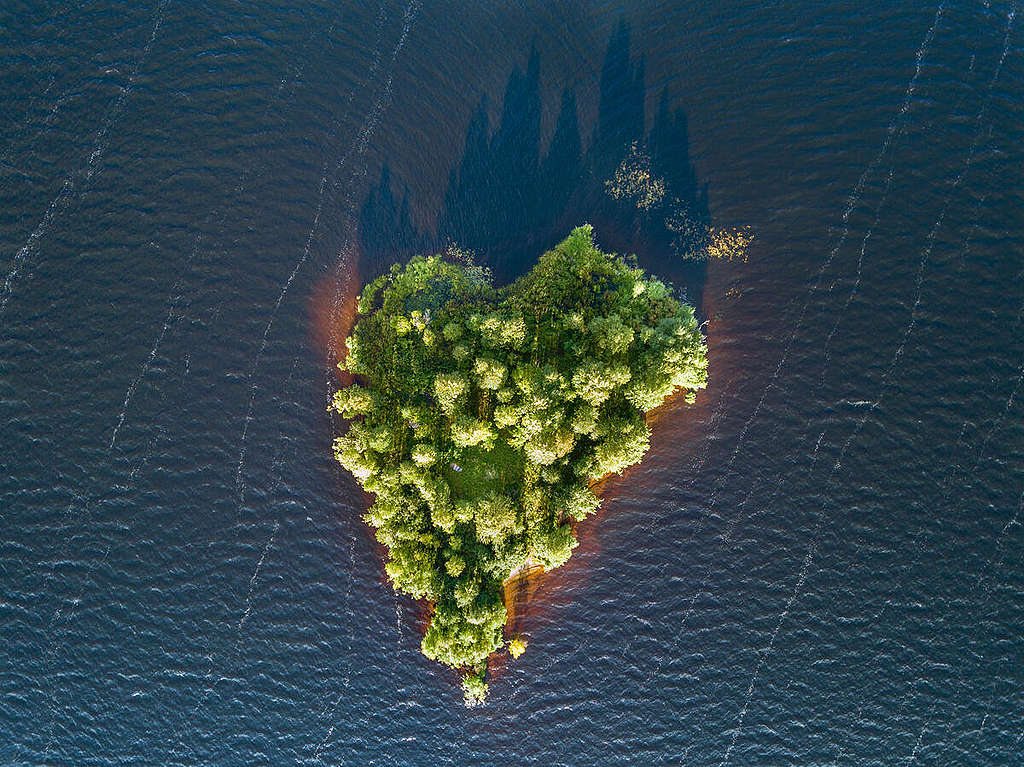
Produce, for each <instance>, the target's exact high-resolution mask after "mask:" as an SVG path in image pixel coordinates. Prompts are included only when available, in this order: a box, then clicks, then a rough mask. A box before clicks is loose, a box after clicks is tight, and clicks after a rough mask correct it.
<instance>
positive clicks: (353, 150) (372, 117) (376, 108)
mask: <svg viewBox="0 0 1024 767" xmlns="http://www.w3.org/2000/svg"><path fill="white" fill-rule="evenodd" d="M418 10H419V3H418V2H413V3H410V4H409V5H408V6H407V7H406V9H405V11H404V13H403V26H402V32H401V35H400V36H399V39H398V42H397V43H396V44H395V47H394V48H393V49H392V51H391V60H390V62H389V66H393V65H394V63H395V61H396V59H397V58H398V54H399V53H400V52H401V50H402V48H403V47H404V46H405V42H406V40H407V39H408V37H409V31H410V29H411V27H412V23H413V21H414V20H415V18H416V14H417V12H418ZM381 16H383V6H382V7H381ZM380 69H381V67H380V57H379V54H378V55H375V56H374V62H373V64H372V65H371V67H370V71H369V74H368V76H367V81H368V82H373V81H374V80H375V79H376V78H377V76H378V73H379V72H380ZM392 77H393V76H392V75H391V74H390V73H389V74H388V76H387V80H386V82H385V84H384V87H383V88H382V89H381V91H380V92H379V93H378V95H377V97H376V100H375V101H374V104H373V106H372V107H371V108H370V111H369V113H368V114H367V116H366V117H365V118H364V120H363V123H362V125H361V126H360V130H359V132H358V133H357V134H356V138H355V140H354V141H353V143H352V144H351V146H350V147H349V149H348V151H347V152H345V154H344V155H343V156H342V157H341V159H340V160H339V161H338V162H337V163H336V165H335V167H334V171H333V172H334V173H338V172H340V171H341V170H342V169H343V168H344V167H345V166H346V165H347V164H348V163H349V161H350V160H352V159H353V158H354V159H355V160H356V168H355V169H354V170H353V171H352V173H351V174H350V177H349V179H348V183H347V184H346V188H348V189H351V186H352V185H353V184H354V182H355V180H356V179H357V178H358V177H359V176H361V175H363V174H364V173H365V168H363V167H362V166H360V165H359V164H358V161H359V160H361V159H362V157H363V155H364V154H365V153H366V148H367V146H368V145H369V142H370V139H371V138H372V137H373V133H374V131H375V130H376V128H377V124H378V122H379V121H380V118H381V116H382V115H383V113H384V111H385V110H386V109H387V107H388V106H389V105H390V102H391V86H392ZM354 96H355V92H354V91H353V92H352V93H350V94H349V104H350V105H351V103H352V100H353V99H354ZM333 134H334V131H333V130H332V133H331V135H332V136H333ZM326 171H327V164H326V162H325V164H324V168H323V172H322V174H321V179H320V190H319V193H318V195H317V206H316V211H315V213H314V216H313V223H312V225H311V226H310V229H309V233H308V234H307V236H306V244H305V247H304V248H303V250H302V254H301V255H300V257H299V258H298V260H297V261H296V263H295V266H294V268H293V269H292V271H291V274H289V275H288V278H287V279H286V280H285V282H284V284H283V286H282V288H281V292H280V294H279V295H278V297H277V301H276V302H275V303H274V308H273V310H272V311H271V313H270V318H269V319H268V320H267V324H266V326H265V327H264V329H263V337H262V338H261V340H260V347H259V349H258V350H257V352H256V356H255V357H254V358H253V362H252V365H251V366H250V369H249V405H248V407H247V409H246V414H245V423H244V425H243V427H242V438H241V445H240V447H239V454H238V465H237V467H236V470H235V488H236V490H237V492H238V499H239V505H241V504H242V503H243V502H244V495H245V482H244V478H243V472H244V468H245V455H246V447H247V446H246V440H247V437H248V433H249V426H250V425H251V423H252V420H253V408H254V405H255V401H256V389H257V384H256V380H255V378H256V373H257V372H258V371H259V366H260V363H261V361H262V359H263V354H264V352H265V351H266V348H267V340H268V338H269V336H270V330H271V328H272V327H273V325H274V320H275V319H276V318H277V313H278V310H279V309H280V308H281V302H282V301H283V300H284V297H285V295H286V294H287V293H288V289H289V288H290V287H291V285H292V282H294V280H295V276H296V275H297V274H298V273H299V270H300V269H301V268H302V266H303V265H304V264H305V263H306V261H307V260H308V259H309V255H310V251H311V248H312V245H313V238H314V237H315V235H316V233H317V231H318V230H319V228H320V215H321V213H322V212H323V204H324V199H325V195H324V193H325V190H326V186H327V181H328V174H327V172H326ZM349 194H350V199H351V198H352V197H354V195H352V193H351V191H350V193H349ZM353 206H354V202H351V203H350V204H349V205H348V206H347V210H346V213H347V216H346V218H347V223H348V224H349V226H348V227H347V229H348V230H350V229H351V228H352V224H351V217H352V208H353ZM349 239H350V238H349ZM348 247H349V246H348V245H346V246H345V248H344V250H347V249H348Z"/></svg>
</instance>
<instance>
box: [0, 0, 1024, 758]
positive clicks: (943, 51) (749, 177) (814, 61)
mask: <svg viewBox="0 0 1024 767" xmlns="http://www.w3.org/2000/svg"><path fill="white" fill-rule="evenodd" d="M1022 28H1024V17H1022V14H1021V13H1020V12H1019V9H1018V8H1017V7H1016V4H1014V3H1007V2H962V1H960V0H955V1H954V0H951V1H950V2H940V3H939V4H938V5H932V4H925V3H908V2H881V3H835V4H822V3H816V2H807V1H806V0H804V1H802V2H787V3H776V4H763V3H750V2H732V1H729V2H722V3H692V4H684V3H664V2H651V3H645V4H640V3H592V4H579V3H559V2H541V1H539V0H531V1H530V2H523V3H515V4H504V3H491V2H487V3H469V2H462V3H453V2H438V3H420V2H415V1H414V2H412V3H410V4H409V5H405V4H403V3H399V2H394V1H393V0H385V1H384V2H382V3H380V4H379V5H378V4H376V3H372V4H369V3H368V4H366V5H353V4H347V5H343V4H337V3H333V2H319V1H314V2H310V3H306V4H303V5H301V6H298V5H296V6H290V5H286V4H280V3H276V2H266V3H250V4H243V3H227V2H223V0H221V1H220V2H205V1H202V2H201V1H199V0H196V1H194V2H181V1H180V0H161V1H160V2H156V3H153V2H146V3H140V2H114V1H113V0H99V1H98V2H93V3H87V4H74V5H72V4H66V3H56V2H41V1H38V0H37V1H36V2H24V1H23V0H13V2H12V1H10V0H9V1H8V2H6V3H5V4H4V5H3V8H2V9H0V62H2V65H0V66H2V68H3V73H4V77H3V79H2V81H0V105H2V106H0V182H2V183H0V197H2V203H0V280H2V283H0V423H2V429H0V764H4V765H91V764H97V765H114V764H124V765H196V764H203V765H207V764H211V765H259V764H267V765H288V764H299V765H315V764H330V765H336V764H347V765H375V764H380V765H491V764H493V765H506V764H537V765H573V766H577V765H579V766H586V765H624V764H643V765H662V764H665V765H676V764H688V765H726V764H732V765H746V766H748V767H749V766H751V765H788V764H800V765H858V766H860V765H894V764H901V765H907V764H922V765H925V764H930V765H1014V764H1020V763H1021V762H1022V761H1024V718H1022V713H1021V712H1022V711H1024V646H1022V640H1021V631H1022V627H1024V557H1022V554H1024V421H1022V414H1024V279H1022V277H1024V227H1022V225H1024V214H1022V213H1021V211H1022V210H1024V193H1022V189H1024V184H1022V180H1024V174H1022V170H1021V169H1022V167H1024V165H1022V163H1024V143H1022V141H1021V137H1022V136H1024V132H1022V128H1021V126H1022V122H1024V57H1022V53H1024V50H1022V39H1024V38H1022ZM633 140H638V141H640V142H644V141H646V146H647V147H648V148H649V149H650V150H651V153H652V163H653V168H654V171H655V172H656V173H660V174H661V175H662V176H663V177H664V178H666V179H667V181H668V182H669V183H670V187H671V188H672V189H673V190H675V192H674V193H675V194H676V195H678V197H679V199H680V200H681V201H682V203H683V204H685V205H687V206H690V208H691V209H692V210H695V211H700V212H702V214H707V215H710V217H711V220H712V221H713V222H714V223H715V224H718V225H722V226H733V225H749V226H751V227H752V228H753V231H754V232H755V233H756V240H755V242H754V244H753V246H752V247H751V249H750V252H749V259H748V260H747V262H714V263H711V264H710V265H708V266H707V268H706V269H705V268H703V267H702V266H699V265H697V266H695V265H693V264H689V265H687V264H685V263H684V262H682V261H681V260H680V258H679V256H678V254H677V253H675V252H674V251H673V250H672V248H671V247H669V246H668V245H667V241H666V239H665V237H664V236H662V235H663V232H662V233H661V234H659V230H658V228H657V227H658V225H659V221H655V220H652V217H650V216H646V217H645V216H643V215H640V214H638V213H637V212H636V211H635V209H634V210H629V209H628V206H626V208H625V209H624V208H623V207H622V206H621V205H618V204H617V203H615V202H614V201H612V200H611V199H610V198H608V197H607V196H606V195H604V194H603V187H602V185H601V181H602V180H603V178H605V177H607V174H609V173H610V172H612V171H613V170H614V167H615V165H616V163H617V162H618V161H619V160H620V159H621V156H622V153H623V152H624V151H625V150H626V149H627V148H628V146H629V145H630V143H631V142H632V141H633ZM385 169H386V170H385ZM588 220H589V221H591V222H592V223H593V224H594V226H595V230H596V234H597V240H598V242H599V244H601V245H603V246H605V247H607V248H609V249H615V250H623V251H629V250H635V251H636V252H637V253H638V255H639V258H640V262H641V263H642V264H643V265H644V266H646V267H648V268H649V269H651V270H653V271H655V272H657V273H659V274H662V275H665V276H667V277H669V278H671V279H673V280H674V281H675V282H676V283H677V284H678V285H680V286H683V287H685V288H686V289H687V291H688V294H689V295H690V297H691V299H693V300H695V301H697V302H698V303H699V306H700V310H701V313H702V315H703V316H704V317H705V318H706V319H707V326H706V329H707V334H708V344H709V356H710V383H709V386H708V389H707V390H706V391H704V392H702V393H701V394H700V396H699V397H698V399H697V402H696V404H695V405H694V406H686V405H685V404H684V403H682V402H681V401H680V402H678V403H674V404H671V405H669V406H667V407H666V408H664V409H663V411H661V412H660V413H659V414H658V416H657V425H656V428H655V434H654V438H653V440H652V450H651V452H650V453H649V455H648V457H647V458H646V459H645V461H644V463H643V464H642V465H641V466H639V467H636V468H634V469H632V470H631V471H629V472H628V473H627V474H626V475H625V476H624V477H622V478H621V479H616V480H614V481H612V482H610V483H608V484H607V485H606V487H605V490H604V496H605V498H606V501H605V506H604V508H603V511H602V512H601V514H600V515H599V516H598V517H597V518H596V519H595V520H593V521H592V522H590V523H588V524H587V525H585V526H583V528H582V529H581V530H580V538H581V545H580V547H579V548H578V549H577V551H576V554H575V555H574V558H573V560H572V561H571V562H570V563H569V564H568V565H567V566H566V567H565V568H563V569H562V570H560V571H558V572H557V573H553V574H551V575H550V576H549V577H548V579H547V580H545V581H544V582H543V583H542V584H540V586H539V587H538V589H537V593H536V594H535V596H534V598H533V600H532V601H531V603H530V605H529V606H528V608H527V609H526V611H525V612H524V613H523V614H521V615H519V616H517V627H518V628H521V629H522V630H524V631H525V632H526V633H527V634H528V636H529V640H530V645H529V649H528V650H527V652H526V654H525V655H524V656H523V657H522V658H521V659H520V660H519V661H517V662H516V663H515V664H512V665H510V666H507V667H504V668H501V669H500V670H498V673H496V674H495V675H494V676H495V678H494V680H493V681H492V683H491V692H490V697H489V700H488V702H487V704H486V705H485V706H483V707H481V708H477V709H466V708H465V707H464V706H463V705H462V702H461V691H460V690H459V687H458V680H457V677H456V675H455V674H454V673H453V672H450V671H448V670H446V669H444V668H443V667H441V666H439V665H437V664H434V663H432V662H431V661H428V660H427V659H426V658H424V657H423V656H422V655H421V654H420V651H419V641H420V637H421V632H422V615H421V609H420V607H419V606H418V605H416V604H415V603H413V602H411V601H408V600H405V599H404V598H398V597H396V596H395V595H394V594H393V592H392V591H391V589H390V587H389V585H388V584H387V582H386V579H385V576H384V572H383V566H382V559H381V552H380V551H379V550H378V549H377V547H376V544H375V543H374V541H373V539H372V536H371V535H370V533H369V530H368V528H367V527H366V526H365V525H364V524H363V522H362V521H361V520H360V514H361V513H362V511H363V509H364V508H365V504H366V500H365V498H364V497H363V496H362V495H361V493H360V492H359V490H358V486H357V485H356V483H355V482H354V480H353V479H352V478H351V477H349V476H347V475H345V474H344V473H343V472H342V471H341V470H340V469H339V468H338V467H337V466H336V465H335V464H334V463H333V461H332V459H331V456H330V442H331V439H332V435H333V434H334V433H335V430H336V429H337V428H338V424H336V423H332V421H331V420H330V419H329V418H328V417H327V415H326V413H325V406H326V403H327V398H328V396H329V394H330V392H331V391H332V389H333V387H335V385H336V382H335V379H334V376H333V373H332V367H331V364H330V362H331V359H332V357H333V355H334V354H336V352H337V341H338V337H339V333H340V331H339V330H338V326H337V319H336V318H337V316H338V315H339V314H341V315H344V314H345V313H346V311H347V310H348V307H349V302H347V301H346V298H347V297H348V296H350V295H351V292H352V291H353V290H355V289H356V288H357V287H358V284H359V282H360V281H361V280H363V279H365V278H366V277H367V276H370V275H372V274H374V273H376V272H377V271H378V270H379V269H381V268H383V267H385V266H386V265H387V264H389V263H391V262H393V261H394V260H396V259H399V258H405V257H406V256H407V255H408V254H409V253H411V252H415V251H417V250H423V249H432V248H435V247H437V246H438V245H439V244H441V243H444V242H447V241H448V240H454V241H457V242H459V243H460V244H462V245H464V246H466V247H470V248H473V249H475V250H476V251H477V253H478V254H479V255H480V257H481V258H482V259H483V260H485V261H487V262H488V263H489V264H490V265H491V266H492V267H493V268H494V271H495V273H496V275H497V276H498V277H499V278H500V279H509V278H510V277H512V276H514V275H515V274H517V273H519V272H521V271H522V270H524V269H526V268H529V265H530V263H531V261H532V259H533V258H535V257H536V255H537V254H538V253H539V252H540V251H541V250H543V249H544V248H545V247H548V246H550V245H551V244H553V243H554V242H556V241H557V240H558V239H559V237H560V236H562V235H564V234H565V233H566V232H567V231H568V229H569V228H570V227H571V226H573V225H575V224H578V223H582V222H583V221H588Z"/></svg>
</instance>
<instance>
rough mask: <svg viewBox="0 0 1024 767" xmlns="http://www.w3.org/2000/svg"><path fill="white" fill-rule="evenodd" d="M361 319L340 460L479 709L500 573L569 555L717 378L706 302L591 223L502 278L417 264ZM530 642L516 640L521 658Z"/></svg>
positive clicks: (377, 289) (342, 407)
mask: <svg viewBox="0 0 1024 767" xmlns="http://www.w3.org/2000/svg"><path fill="white" fill-rule="evenodd" d="M357 311H358V317H357V321H356V323H355V326H354V327H353V329H352V332H351V334H350V335H349V337H348V339H347V341H346V347H347V353H346V355H345V359H344V361H343V362H342V363H341V365H340V367H341V368H342V369H343V370H344V371H346V372H348V373H349V374H351V376H352V380H353V383H351V385H348V386H346V387H344V388H342V389H340V390H339V391H337V392H336V393H335V395H334V398H333V402H332V405H331V407H332V408H333V409H334V410H335V411H336V412H338V413H339V414H341V415H342V416H343V417H344V418H346V419H348V430H347V432H346V433H345V434H344V435H343V436H340V437H338V438H337V439H336V440H335V442H334V454H335V456H336V458H337V459H338V461H339V462H340V463H341V465H342V466H343V467H345V468H346V469H347V470H348V471H350V472H351V473H352V474H353V476H355V478H356V479H357V480H358V481H359V483H360V484H361V485H362V486H363V488H364V489H365V490H367V491H368V492H369V493H371V494H372V495H373V497H374V499H373V503H372V505H370V507H369V509H368V510H367V512H366V514H365V517H364V518H365V520H366V522H367V523H368V524H370V525H371V526H372V528H373V529H374V531H375V534H376V537H377V540H379V541H380V543H381V544H383V546H384V547H386V549H387V564H386V567H385V569H386V571H387V575H388V577H389V578H390V580H391V582H392V584H393V585H394V588H395V589H397V590H399V591H402V592H405V593H406V594H409V595H410V596H412V597H413V598H415V599H420V600H426V601H427V602H428V603H429V606H430V622H429V626H428V628H427V630H426V634H425V636H424V637H423V642H422V649H423V653H424V654H425V655H426V656H428V657H429V658H432V659H434V660H437V661H439V662H441V663H444V664H446V665H448V666H451V667H453V668H455V669H459V670H461V671H462V672H463V673H464V676H463V691H464V694H465V698H466V701H467V703H470V704H472V703H476V702H480V701H482V700H483V699H484V697H485V696H486V693H487V683H486V678H487V659H488V656H490V655H491V654H492V653H494V652H496V651H498V650H499V649H501V647H502V645H503V643H504V637H503V634H504V632H503V629H504V627H505V623H506V619H507V615H508V613H507V610H506V605H505V601H504V596H503V588H502V586H503V583H504V582H505V581H506V580H507V579H509V578H510V577H511V576H512V575H513V574H515V573H519V572H522V571H523V570H524V568H526V567H528V566H532V567H537V566H539V567H542V568H544V569H545V570H551V569H553V568H556V567H559V566H561V565H562V564H564V563H565V562H566V561H567V560H568V559H569V557H570V555H571V553H572V550H573V548H574V547H575V546H576V536H575V533H574V529H573V525H574V523H576V522H577V521H580V520H583V519H585V518H586V517H587V516H589V515H591V514H593V513H594V512H595V511H596V510H597V508H598V507H599V505H600V503H601V501H600V499H599V498H598V497H597V496H596V495H595V493H594V491H593V489H592V488H593V486H594V484H595V483H596V482H597V480H599V479H600V478H602V477H604V476H606V475H608V474H613V473H617V472H621V471H623V470H624V469H625V468H627V467H629V466H632V465H633V464H636V463H638V462H639V461H640V460H641V459H642V458H643V456H644V454H645V453H646V452H647V449H648V445H649V437H650V430H649V427H648V425H647V422H646V418H645V416H646V414H647V413H648V412H649V411H651V410H652V409H654V408H656V407H657V406H658V405H660V404H661V403H662V402H663V401H664V400H665V399H666V398H667V397H668V396H669V395H671V394H673V393H675V392H679V391H682V392H685V395H686V397H687V399H688V401H691V402H692V400H693V396H694V394H695V392H696V391H697V390H698V389H702V388H703V387H704V386H705V385H706V382H707V354H706V345H705V340H704V337H703V335H702V333H701V330H700V327H699V326H698V322H697V319H696V317H695V315H694V310H693V307H692V306H689V305H687V304H686V303H684V302H682V301H680V300H679V299H677V298H676V297H675V296H674V295H673V291H672V289H671V288H670V286H668V285H666V284H665V283H664V282H662V281H660V280H658V279H657V278H654V277H652V276H649V275H647V274H645V273H644V271H643V270H642V269H640V268H638V267H636V266H635V265H634V264H633V263H632V262H631V261H630V260H628V259H624V258H622V257H620V256H617V255H613V254H608V253H603V252H601V251H600V250H599V249H598V248H597V247H596V246H595V245H594V240H593V232H592V230H591V227H590V226H581V227H578V228H577V229H575V230H573V231H572V233H571V234H570V235H569V237H568V238H567V239H565V240H564V241H563V242H562V243H561V244H559V245H558V246H557V247H555V248H554V249H553V250H550V251H548V252H547V253H544V254H543V255H542V256H541V257H540V259H539V260H538V262H537V264H536V265H535V266H534V267H533V269H532V270H531V271H529V272H528V273H527V274H525V275H523V276H522V277H520V278H519V279H517V280H516V281H514V282H512V283H511V284H509V285H507V286H505V287H501V288H496V287H495V286H494V285H493V283H492V280H491V276H490V274H489V273H488V271H487V270H486V269H484V268H482V267H480V266H478V265H474V264H473V262H472V261H471V260H470V259H468V258H466V257H465V256H463V255H462V254H459V253H458V252H457V251H453V252H449V253H447V254H445V255H435V256H429V257H422V256H417V257H415V258H413V259H411V260H410V261H409V262H408V263H406V264H405V265H395V266H393V267H391V269H390V271H389V272H387V273H385V274H384V275H382V276H380V277H378V278H377V279H375V280H374V281H373V282H371V283H369V284H368V285H367V286H366V287H365V288H364V289H363V291H362V293H361V295H360V297H359V302H358V307H357ZM524 647H525V644H524V643H523V641H522V638H520V637H512V638H510V641H509V648H508V649H509V651H510V654H512V655H513V656H517V655H518V654H519V653H521V652H522V650H523V649H524Z"/></svg>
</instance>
